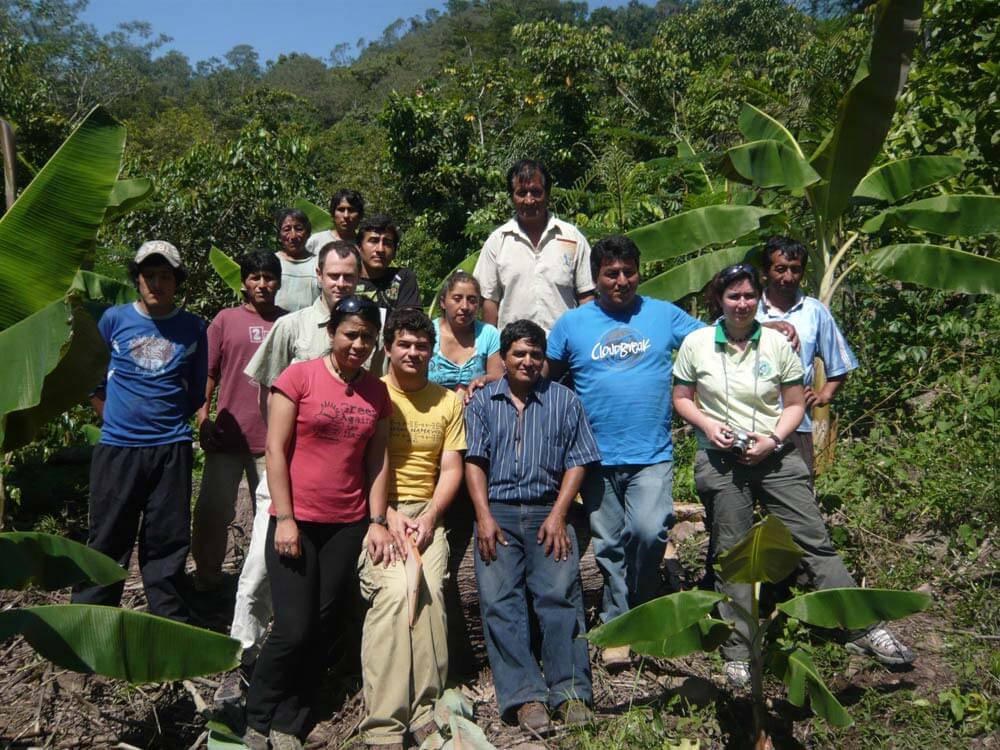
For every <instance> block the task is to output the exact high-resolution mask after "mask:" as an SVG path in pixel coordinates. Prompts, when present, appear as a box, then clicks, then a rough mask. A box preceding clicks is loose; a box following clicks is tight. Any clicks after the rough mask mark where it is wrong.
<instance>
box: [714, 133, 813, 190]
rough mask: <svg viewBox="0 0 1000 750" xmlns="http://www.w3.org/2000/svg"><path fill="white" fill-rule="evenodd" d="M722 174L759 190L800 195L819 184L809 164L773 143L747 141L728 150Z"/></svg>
mask: <svg viewBox="0 0 1000 750" xmlns="http://www.w3.org/2000/svg"><path fill="white" fill-rule="evenodd" d="M723 171H724V172H725V173H726V176H727V177H729V178H730V179H738V178H743V179H744V180H747V181H749V182H751V183H753V184H754V185H757V186H758V187H762V188H772V187H785V188H788V189H789V190H791V191H800V190H802V189H803V188H805V187H807V186H809V185H812V184H813V183H814V182H818V181H819V175H818V174H816V170H814V169H813V168H812V167H811V166H810V165H809V162H807V161H806V160H805V159H804V158H803V157H801V156H799V155H798V154H797V153H796V152H795V151H794V150H793V149H792V148H790V147H789V146H786V145H784V144H782V143H780V142H778V141H775V140H764V141H750V142H749V143H744V144H741V145H739V146H736V147H735V148H731V149H729V150H728V151H727V152H726V159H725V164H724V165H723Z"/></svg>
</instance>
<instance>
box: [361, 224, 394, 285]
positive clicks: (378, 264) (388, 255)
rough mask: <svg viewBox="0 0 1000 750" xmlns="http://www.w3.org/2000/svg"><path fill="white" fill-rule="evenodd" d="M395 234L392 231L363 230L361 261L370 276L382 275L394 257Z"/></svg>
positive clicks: (377, 276)
mask: <svg viewBox="0 0 1000 750" xmlns="http://www.w3.org/2000/svg"><path fill="white" fill-rule="evenodd" d="M396 244H397V243H396V235H395V234H394V233H392V232H378V231H374V230H371V229H366V230H365V235H364V237H362V238H361V262H362V263H364V264H365V270H366V271H368V275H369V276H371V277H372V278H376V279H377V278H379V277H380V276H382V275H383V274H384V273H385V272H386V271H387V270H388V269H389V266H390V265H391V264H392V261H393V260H395V258H396Z"/></svg>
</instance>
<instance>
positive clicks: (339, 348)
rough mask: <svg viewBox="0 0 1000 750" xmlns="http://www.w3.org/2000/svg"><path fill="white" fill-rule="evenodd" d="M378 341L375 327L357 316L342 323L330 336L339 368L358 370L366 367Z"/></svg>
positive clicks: (331, 349) (331, 348)
mask: <svg viewBox="0 0 1000 750" xmlns="http://www.w3.org/2000/svg"><path fill="white" fill-rule="evenodd" d="M377 339H378V329H376V328H375V326H374V325H372V324H371V323H369V322H368V321H366V320H364V319H363V318H361V317H359V316H357V315H350V316H348V317H346V318H344V319H343V320H342V321H340V325H338V326H337V330H335V331H334V332H333V334H332V335H331V336H330V352H331V353H332V354H333V358H334V360H336V362H337V366H338V367H340V368H346V369H350V370H357V369H358V368H359V367H363V366H364V364H365V361H366V360H367V359H368V357H369V355H371V353H372V349H374V348H375V341H376V340H377Z"/></svg>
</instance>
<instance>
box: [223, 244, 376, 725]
mask: <svg viewBox="0 0 1000 750" xmlns="http://www.w3.org/2000/svg"><path fill="white" fill-rule="evenodd" d="M316 275H317V277H318V278H319V284H320V290H321V294H320V296H319V297H317V298H316V301H315V302H314V303H313V304H312V305H310V306H309V307H305V308H302V309H301V310H296V311H295V312H293V313H289V314H288V315H284V316H282V317H280V318H278V319H277V320H276V321H275V323H274V327H273V328H271V332H270V333H269V334H268V336H267V338H266V339H264V343H262V344H261V345H260V348H259V349H257V353H256V354H254V356H253V358H252V359H251V360H250V362H249V364H248V365H247V367H246V369H245V370H244V373H245V374H246V375H247V376H249V378H250V379H251V380H252V381H253V382H255V383H257V385H258V386H259V387H260V405H261V413H262V414H263V415H264V419H265V421H266V420H267V394H268V393H269V391H270V388H271V384H272V383H274V381H275V380H277V378H278V376H279V375H281V373H282V372H284V371H285V368H287V367H288V366H289V365H290V364H292V363H293V362H305V361H306V360H310V359H316V358H317V357H322V356H323V355H324V354H326V353H327V351H329V349H330V337H329V335H328V334H327V330H326V324H327V321H328V320H329V319H330V311H331V310H332V309H333V306H334V305H335V304H336V303H337V302H338V301H339V300H341V299H343V298H344V297H350V296H351V295H353V294H354V290H355V288H356V287H357V285H358V279H359V278H360V275H361V256H360V254H359V253H358V248H357V245H355V244H354V243H353V242H346V241H344V240H335V241H333V242H329V243H327V244H326V245H324V246H323V247H322V248H321V249H320V251H319V256H318V260H317V268H316ZM270 507H271V495H270V492H269V491H268V488H267V477H266V475H265V474H264V473H263V472H262V473H261V475H260V481H259V482H258V484H257V492H256V504H255V511H254V521H253V532H252V533H251V537H250V547H249V548H248V549H247V554H246V558H245V559H244V561H243V570H242V571H241V572H240V580H239V584H238V585H237V589H236V606H235V609H234V610H233V622H232V625H231V626H230V629H229V634H230V635H231V636H232V637H233V638H236V639H237V640H239V641H240V643H241V645H242V647H243V652H242V657H241V664H240V668H239V669H238V670H235V671H233V672H231V673H229V674H228V675H226V677H225V678H224V679H223V681H222V684H221V685H220V686H219V688H218V690H217V691H216V693H215V702H216V704H217V705H219V706H227V705H233V704H238V703H239V701H240V699H241V698H242V697H243V693H244V690H245V689H246V686H247V684H249V675H250V673H251V672H252V671H253V665H254V663H255V662H256V660H257V655H258V653H259V652H260V647H261V645H262V644H263V641H264V635H265V634H266V632H267V625H268V623H269V622H270V620H271V612H272V610H271V591H270V587H269V585H268V580H267V567H266V564H265V561H264V552H265V546H266V538H267V524H268V520H269V513H268V510H269V508H270Z"/></svg>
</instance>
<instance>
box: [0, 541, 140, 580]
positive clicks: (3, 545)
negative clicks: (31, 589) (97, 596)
mask: <svg viewBox="0 0 1000 750" xmlns="http://www.w3.org/2000/svg"><path fill="white" fill-rule="evenodd" d="M127 577H128V572H127V571H126V570H125V569H124V568H123V567H122V566H121V565H119V564H118V563H116V562H115V561H114V560H112V559H111V558H110V557H108V556H107V555H103V554H101V553H100V552H96V551H95V550H92V549H90V548H89V547H87V546H86V545H83V544H80V543H79V542H74V541H73V540H72V539H66V538H65V537H61V536H55V535H54V534H40V533H35V532H26V531H17V532H8V533H0V589H16V590H18V591H23V590H24V589H26V588H27V587H28V586H32V585H33V586H38V587H40V588H43V589H45V590H46V591H54V590H56V589H61V588H65V587H66V586H72V585H73V584H75V583H80V582H82V581H89V582H91V583H96V584H101V585H107V584H110V583H116V582H117V581H124V580H125V579H126V578H127Z"/></svg>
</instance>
